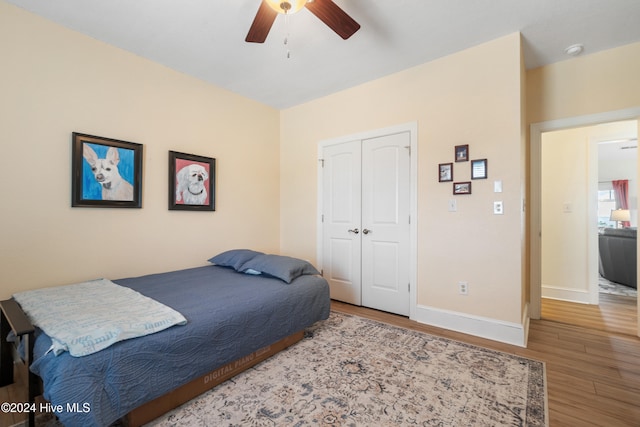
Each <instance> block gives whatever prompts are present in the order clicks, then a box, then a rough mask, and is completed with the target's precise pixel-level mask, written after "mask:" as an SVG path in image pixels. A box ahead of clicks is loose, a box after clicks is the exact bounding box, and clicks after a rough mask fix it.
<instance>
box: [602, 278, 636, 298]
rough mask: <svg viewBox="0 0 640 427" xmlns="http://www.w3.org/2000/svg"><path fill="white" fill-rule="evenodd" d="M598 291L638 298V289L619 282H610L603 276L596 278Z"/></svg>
mask: <svg viewBox="0 0 640 427" xmlns="http://www.w3.org/2000/svg"><path fill="white" fill-rule="evenodd" d="M598 286H599V292H600V293H603V294H611V295H618V296H623V297H633V298H638V290H637V289H635V288H632V287H630V286H625V285H621V284H620V283H616V282H611V281H609V280H607V279H605V278H604V277H602V276H600V277H599V278H598Z"/></svg>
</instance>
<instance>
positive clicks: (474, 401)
mask: <svg viewBox="0 0 640 427" xmlns="http://www.w3.org/2000/svg"><path fill="white" fill-rule="evenodd" d="M544 370H545V368H544V364H543V363H542V362H538V361H534V360H531V359H526V358H522V357H518V356H513V355H510V354H505V353H500V352H496V351H493V350H487V349H483V348H479V347H475V346H472V345H468V344H464V343H460V342H456V341H451V340H448V339H444V338H439V337H435V336H431V335H427V334H424V333H420V332H415V331H411V330H407V329H403V328H398V327H394V326H390V325H387V324H384V323H379V322H375V321H371V320H368V319H363V318H360V317H356V316H350V315H346V314H341V313H336V312H332V313H331V316H330V318H329V319H328V320H326V321H324V322H319V323H318V324H316V325H314V327H312V328H310V329H309V330H308V331H307V333H306V337H305V339H303V340H302V341H301V342H299V343H298V344H296V345H294V346H292V347H290V348H289V349H287V350H285V351H282V352H280V353H278V354H276V355H275V356H273V357H271V358H270V359H267V360H266V361H264V362H262V363H260V364H258V365H256V366H255V367H254V368H251V369H249V370H247V371H245V372H244V373H242V374H240V375H238V376H236V377H234V378H232V379H231V380H229V381H227V382H225V383H222V384H220V385H219V386H217V387H216V388H214V389H213V390H211V391H209V392H207V393H205V394H203V395H201V396H199V397H198V398H195V399H193V400H191V401H190V402H187V403H186V404H184V405H182V406H181V407H179V408H177V409H175V410H173V411H172V412H169V413H167V414H165V415H164V416H162V417H161V418H159V419H157V420H155V421H153V422H151V423H150V424H147V426H154V427H161V426H162V427H168V426H214V425H215V426H306V425H340V426H398V425H422V426H545V425H548V424H547V416H546V411H547V403H546V388H545V371H544Z"/></svg>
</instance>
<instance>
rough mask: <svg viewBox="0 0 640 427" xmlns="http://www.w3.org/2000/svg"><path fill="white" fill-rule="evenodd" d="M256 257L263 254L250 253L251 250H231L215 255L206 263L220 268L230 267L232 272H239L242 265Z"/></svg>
mask: <svg viewBox="0 0 640 427" xmlns="http://www.w3.org/2000/svg"><path fill="white" fill-rule="evenodd" d="M258 255H263V253H262V252H257V251H252V250H251V249H232V250H230V251H226V252H222V253H221V254H218V255H216V256H214V257H213V258H210V259H209V260H208V261H209V262H210V263H212V264H215V265H219V266H221V267H231V268H233V269H234V270H237V271H240V270H239V269H240V267H242V265H243V264H244V263H246V262H247V261H250V260H251V259H252V258H254V257H256V256H258Z"/></svg>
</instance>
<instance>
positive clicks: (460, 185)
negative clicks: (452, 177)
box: [453, 181, 471, 195]
mask: <svg viewBox="0 0 640 427" xmlns="http://www.w3.org/2000/svg"><path fill="white" fill-rule="evenodd" d="M453 194H454V195H461V194H471V181H465V182H454V183H453Z"/></svg>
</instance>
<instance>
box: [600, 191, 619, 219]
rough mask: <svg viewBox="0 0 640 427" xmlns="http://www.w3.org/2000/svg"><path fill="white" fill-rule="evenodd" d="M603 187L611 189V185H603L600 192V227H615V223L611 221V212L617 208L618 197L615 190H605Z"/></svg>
mask: <svg viewBox="0 0 640 427" xmlns="http://www.w3.org/2000/svg"><path fill="white" fill-rule="evenodd" d="M603 187H605V188H606V187H611V183H601V184H600V189H599V190H598V227H601V228H602V227H607V228H612V227H615V226H616V224H615V221H609V218H610V217H611V211H612V210H614V209H615V208H616V197H615V194H614V191H613V188H608V189H604V190H603Z"/></svg>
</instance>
